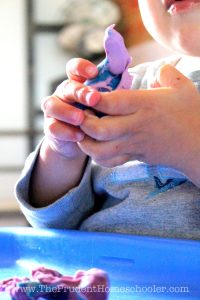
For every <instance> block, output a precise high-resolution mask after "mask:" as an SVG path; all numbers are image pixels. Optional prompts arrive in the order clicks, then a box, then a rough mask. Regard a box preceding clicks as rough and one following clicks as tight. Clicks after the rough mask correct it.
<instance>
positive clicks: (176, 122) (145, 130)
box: [79, 65, 200, 178]
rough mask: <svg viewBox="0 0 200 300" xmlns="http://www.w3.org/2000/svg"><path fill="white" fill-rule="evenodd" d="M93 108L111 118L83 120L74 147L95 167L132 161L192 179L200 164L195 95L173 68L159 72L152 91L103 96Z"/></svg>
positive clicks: (199, 99)
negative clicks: (171, 169) (169, 169)
mask: <svg viewBox="0 0 200 300" xmlns="http://www.w3.org/2000/svg"><path fill="white" fill-rule="evenodd" d="M95 108H96V109H97V110H99V111H102V112H104V113H106V114H107V115H110V116H106V117H103V118H101V119H99V118H97V117H96V116H87V117H86V118H85V120H84V121H83V123H82V124H81V126H80V127H81V129H82V130H83V131H84V132H85V133H86V134H87V136H86V137H85V139H84V140H83V141H81V142H79V145H80V147H81V149H82V150H83V151H84V152H85V153H87V154H88V155H90V156H92V157H93V159H94V160H95V161H96V162H97V163H99V164H101V165H103V166H106V167H114V166H116V165H120V164H123V163H126V162H128V161H130V160H135V159H136V160H142V161H144V162H147V163H151V164H164V165H168V166H172V167H175V168H177V169H179V170H181V171H183V172H184V173H185V174H187V175H188V176H189V177H193V175H192V174H191V173H192V172H193V170H195V169H196V167H195V165H198V164H199V163H200V95H199V92H198V90H197V89H196V87H195V86H194V84H193V83H192V81H190V80H189V79H187V78H186V77H185V76H183V75H182V74H181V73H180V72H178V71H177V70H176V69H175V68H174V67H172V66H170V65H166V66H164V67H163V68H161V70H160V72H159V74H158V78H157V88H153V89H150V90H131V91H129V90H118V91H114V92H110V93H103V94H102V95H101V102H99V103H98V104H97V105H96V107H95ZM199 178H200V177H199Z"/></svg>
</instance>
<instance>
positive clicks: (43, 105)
mask: <svg viewBox="0 0 200 300" xmlns="http://www.w3.org/2000/svg"><path fill="white" fill-rule="evenodd" d="M51 97H52V96H47V97H44V98H43V99H42V100H41V110H42V111H43V112H45V111H46V108H47V105H48V104H49V101H50V100H51Z"/></svg>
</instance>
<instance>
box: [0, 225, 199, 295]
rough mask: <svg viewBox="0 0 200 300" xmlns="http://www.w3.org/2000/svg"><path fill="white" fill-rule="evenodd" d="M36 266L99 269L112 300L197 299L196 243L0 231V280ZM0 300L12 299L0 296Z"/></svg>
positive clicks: (25, 273)
mask: <svg viewBox="0 0 200 300" xmlns="http://www.w3.org/2000/svg"><path fill="white" fill-rule="evenodd" d="M38 265H44V266H46V267H52V268H55V269H57V270H59V271H60V272H61V273H62V272H63V273H64V274H70V275H73V274H74V273H75V272H76V271H77V270H78V269H89V268H92V267H96V268H101V269H103V270H105V271H106V272H107V273H108V276H109V278H110V284H111V286H110V297H109V299H110V300H117V299H120V300H132V299H133V300H134V299H148V300H149V299H151V300H152V299H200V242H196V241H185V240H173V239H172V240H171V239H160V238H150V237H137V236H132V235H124V234H109V233H106V234H105V233H88V232H80V231H69V230H67V231H65V230H46V229H44V230H43V229H33V228H28V227H25V228H24V227H23V228H20V227H16V228H0V279H4V278H8V277H12V276H29V275H30V270H31V269H32V268H34V267H35V266H38ZM0 299H2V300H7V299H10V298H9V297H7V296H6V295H5V293H0Z"/></svg>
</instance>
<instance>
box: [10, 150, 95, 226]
mask: <svg viewBox="0 0 200 300" xmlns="http://www.w3.org/2000/svg"><path fill="white" fill-rule="evenodd" d="M39 149H40V145H39V146H38V147H37V149H36V150H35V151H34V152H33V153H31V154H30V155H29V157H28V159H27V160H26V163H25V167H24V169H23V171H22V175H21V177H20V178H19V180H18V182H17V184H16V187H15V195H16V198H17V201H18V202H19V205H20V208H21V210H22V212H23V213H24V215H25V217H26V218H27V220H28V222H29V223H30V224H31V225H32V226H34V227H49V228H50V227H51V228H66V229H76V228H78V227H79V225H80V224H81V222H82V221H83V220H84V219H85V218H86V217H88V215H90V214H91V212H92V209H93V206H94V198H93V197H94V196H93V192H92V183H91V161H90V160H89V161H88V164H87V167H86V170H85V173H84V175H83V178H82V180H81V182H80V184H79V185H78V186H77V187H75V188H73V189H71V190H70V191H69V192H68V193H67V194H66V195H64V196H63V197H61V198H60V199H58V200H57V201H56V202H54V203H53V204H51V205H49V206H46V207H43V208H34V207H32V206H31V205H30V204H29V185H30V179H31V174H32V171H33V168H34V165H35V163H36V160H37V157H38V153H39Z"/></svg>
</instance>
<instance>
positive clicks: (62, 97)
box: [42, 58, 100, 158]
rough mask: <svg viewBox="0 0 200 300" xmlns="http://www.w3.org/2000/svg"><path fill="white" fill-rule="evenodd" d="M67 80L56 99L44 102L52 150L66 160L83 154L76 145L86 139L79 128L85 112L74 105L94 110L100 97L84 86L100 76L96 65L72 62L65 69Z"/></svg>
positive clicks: (84, 61) (47, 137)
mask: <svg viewBox="0 0 200 300" xmlns="http://www.w3.org/2000/svg"><path fill="white" fill-rule="evenodd" d="M66 71H67V75H68V78H69V79H68V80H66V81H64V82H63V83H61V85H60V86H59V87H58V88H57V89H56V91H55V92H54V94H53V95H51V96H49V97H47V98H45V99H44V101H43V103H42V110H43V112H44V119H45V122H44V124H45V125H44V132H45V136H46V139H47V141H48V144H49V145H50V147H51V148H52V149H53V150H54V151H56V152H58V153H60V154H62V155H64V156H65V157H67V158H75V157H77V156H79V155H81V154H82V151H81V150H80V149H79V147H78V145H77V142H80V141H81V140H83V138H84V133H83V132H82V130H81V129H80V125H81V124H82V122H83V120H84V112H83V111H82V110H80V109H78V108H76V107H75V106H74V105H73V104H74V103H75V102H78V103H82V104H85V105H87V106H91V107H92V106H94V105H96V104H97V102H98V101H99V100H100V93H99V92H97V91H96V90H95V89H93V88H91V87H89V86H84V85H83V82H84V81H85V80H87V79H90V78H93V77H95V76H96V75H97V74H98V70H97V68H96V66H95V65H94V64H92V63H91V62H89V61H87V60H84V59H78V58H77V59H71V60H70V61H69V62H68V63H67V66H66Z"/></svg>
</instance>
